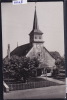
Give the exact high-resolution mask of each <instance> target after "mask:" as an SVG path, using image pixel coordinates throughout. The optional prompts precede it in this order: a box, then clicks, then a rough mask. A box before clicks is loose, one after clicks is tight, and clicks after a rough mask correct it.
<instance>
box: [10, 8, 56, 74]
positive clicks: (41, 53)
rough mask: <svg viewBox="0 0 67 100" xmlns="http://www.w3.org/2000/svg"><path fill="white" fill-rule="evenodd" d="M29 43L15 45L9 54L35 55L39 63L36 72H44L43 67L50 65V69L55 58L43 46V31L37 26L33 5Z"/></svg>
mask: <svg viewBox="0 0 67 100" xmlns="http://www.w3.org/2000/svg"><path fill="white" fill-rule="evenodd" d="M29 37H30V43H28V44H24V45H21V46H17V47H16V48H15V49H14V50H13V51H12V52H11V53H10V55H11V56H12V55H17V56H26V57H30V58H33V57H36V58H37V59H38V60H39V61H40V62H41V64H40V65H39V67H38V69H37V72H38V73H37V74H38V75H40V74H42V73H44V69H45V67H50V68H51V69H52V68H53V66H55V59H54V58H53V57H52V55H51V54H50V52H49V51H48V50H47V49H46V48H45V47H44V41H43V39H42V37H43V32H42V31H40V29H39V26H38V19H37V12H36V7H35V12H34V21H33V29H32V31H31V32H30V34H29Z"/></svg>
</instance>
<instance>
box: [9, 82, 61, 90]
mask: <svg viewBox="0 0 67 100" xmlns="http://www.w3.org/2000/svg"><path fill="white" fill-rule="evenodd" d="M55 85H59V84H58V83H55V82H48V81H40V82H29V83H20V84H9V90H10V91H12V90H24V89H32V88H40V87H48V86H55Z"/></svg>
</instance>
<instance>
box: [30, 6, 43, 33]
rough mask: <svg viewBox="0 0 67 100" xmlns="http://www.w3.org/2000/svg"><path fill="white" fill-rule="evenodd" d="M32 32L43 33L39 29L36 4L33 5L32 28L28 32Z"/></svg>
mask: <svg viewBox="0 0 67 100" xmlns="http://www.w3.org/2000/svg"><path fill="white" fill-rule="evenodd" d="M34 33H39V34H43V33H42V32H41V31H40V30H39V26H38V19H37V12H36V6H35V12H34V21H33V29H32V31H31V32H30V34H34Z"/></svg>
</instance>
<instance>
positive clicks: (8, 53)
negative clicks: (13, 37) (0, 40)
mask: <svg viewBox="0 0 67 100" xmlns="http://www.w3.org/2000/svg"><path fill="white" fill-rule="evenodd" d="M7 56H8V59H10V44H8V49H7Z"/></svg>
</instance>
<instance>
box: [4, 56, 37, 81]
mask: <svg viewBox="0 0 67 100" xmlns="http://www.w3.org/2000/svg"><path fill="white" fill-rule="evenodd" d="M7 62H8V63H6V59H5V60H4V61H3V67H4V68H5V69H6V70H7V72H8V74H9V77H10V78H14V79H15V80H20V79H21V78H22V77H23V80H24V82H26V80H27V79H28V78H29V77H30V76H32V72H33V71H34V70H36V69H37V67H38V66H39V61H38V60H37V59H36V58H32V59H30V58H29V57H19V56H16V55H13V56H11V58H10V60H8V61H7ZM7 66H8V67H7ZM4 68H3V69H4ZM5 73H6V72H5Z"/></svg>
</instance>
